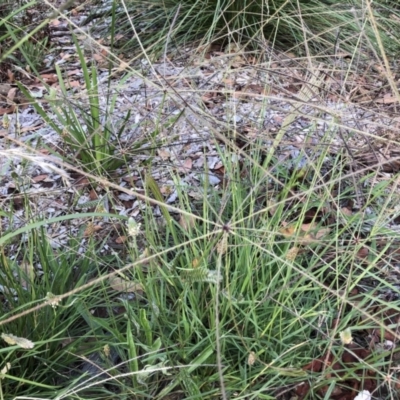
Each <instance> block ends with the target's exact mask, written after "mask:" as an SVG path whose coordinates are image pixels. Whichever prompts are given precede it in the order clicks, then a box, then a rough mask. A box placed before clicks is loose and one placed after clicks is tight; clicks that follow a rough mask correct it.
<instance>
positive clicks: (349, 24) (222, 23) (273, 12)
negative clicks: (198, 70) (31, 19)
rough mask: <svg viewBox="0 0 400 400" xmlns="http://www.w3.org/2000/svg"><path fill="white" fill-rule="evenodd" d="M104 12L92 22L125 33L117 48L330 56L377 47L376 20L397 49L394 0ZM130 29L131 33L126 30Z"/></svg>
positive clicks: (136, 6) (254, 2)
mask: <svg viewBox="0 0 400 400" xmlns="http://www.w3.org/2000/svg"><path fill="white" fill-rule="evenodd" d="M102 15H105V16H106V18H108V20H107V21H108V22H107V23H105V24H100V25H99V24H96V26H100V27H101V26H103V27H107V26H109V27H110V28H111V33H112V37H114V36H115V31H116V32H118V33H120V34H121V35H123V36H122V38H121V37H119V38H118V41H115V42H114V41H113V43H112V47H113V48H115V50H116V51H118V52H119V53H121V52H122V53H123V52H127V53H128V54H130V53H131V52H132V51H133V52H134V53H137V51H138V50H139V52H141V51H143V49H146V51H147V52H148V53H149V54H153V55H154V56H158V55H160V54H161V53H162V52H163V51H164V49H165V48H168V50H171V51H176V50H177V49H180V48H182V47H184V46H187V45H190V44H191V43H193V42H194V41H197V42H199V43H200V44H201V45H207V44H209V43H212V42H216V43H220V44H222V45H227V44H228V43H230V42H231V41H235V42H237V43H240V44H241V45H242V46H248V47H251V48H257V49H261V50H262V49H264V50H265V46H266V45H270V46H272V47H277V48H279V49H284V50H289V51H293V52H294V53H296V54H297V55H300V56H305V55H310V54H313V55H320V56H331V55H333V54H337V53H338V52H343V51H346V52H348V53H349V54H352V53H353V51H354V49H355V48H358V49H359V50H360V54H362V53H363V52H364V51H365V50H366V48H368V47H370V46H369V44H371V43H372V44H373V45H375V46H376V43H377V38H376V29H375V28H374V23H375V22H377V24H378V27H379V35H380V36H381V40H382V41H383V42H384V44H385V48H386V51H387V53H388V54H390V55H391V56H395V55H396V54H398V51H399V43H398V40H397V39H396V38H395V36H394V32H395V31H396V26H397V24H398V21H399V19H398V10H397V9H396V4H394V3H388V2H386V1H379V2H377V3H376V6H375V7H374V8H367V7H365V4H364V2H362V1H355V2H344V3H341V4H338V3H337V2H335V1H329V0H327V1H317V0H316V1H309V0H305V1H298V2H295V1H285V0H282V1H278V2H277V1H274V2H270V1H268V2H266V3H265V2H260V1H258V0H251V1H247V0H245V1H231V0H228V1H222V2H216V1H203V0H193V1H187V2H185V3H181V2H176V1H173V0H171V1H169V2H167V3H165V2H159V1H157V0H149V1H146V2H143V1H140V2H135V1H133V2H130V3H129V4H128V5H127V6H126V7H120V6H118V5H117V4H116V3H113V5H112V6H110V8H109V10H108V13H107V11H105V12H104V14H100V15H99V14H96V11H94V14H93V18H94V17H101V16H102ZM107 15H108V16H107ZM396 15H397V17H396ZM372 20H375V22H372ZM110 21H111V23H110ZM95 29H98V28H95ZM102 29H104V28H102ZM114 29H115V30H114ZM128 31H129V32H131V34H129V35H126V32H128ZM109 34H110V32H109V31H107V32H106V35H107V36H108V35H109ZM114 46H116V47H114Z"/></svg>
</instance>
